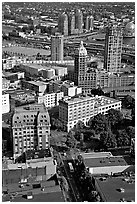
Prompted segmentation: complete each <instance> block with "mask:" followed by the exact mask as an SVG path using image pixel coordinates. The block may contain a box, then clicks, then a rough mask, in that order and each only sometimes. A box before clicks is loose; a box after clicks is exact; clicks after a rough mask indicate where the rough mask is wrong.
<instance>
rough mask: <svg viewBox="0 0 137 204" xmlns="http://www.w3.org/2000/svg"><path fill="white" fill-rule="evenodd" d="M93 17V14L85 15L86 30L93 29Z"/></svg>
mask: <svg viewBox="0 0 137 204" xmlns="http://www.w3.org/2000/svg"><path fill="white" fill-rule="evenodd" d="M93 23H94V17H93V16H87V17H86V26H85V27H86V30H93V28H94V24H93Z"/></svg>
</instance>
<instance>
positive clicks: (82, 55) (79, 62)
mask: <svg viewBox="0 0 137 204" xmlns="http://www.w3.org/2000/svg"><path fill="white" fill-rule="evenodd" d="M74 67H75V73H77V74H78V75H79V74H84V73H85V72H86V71H87V50H86V48H85V47H84V45H83V41H81V43H80V47H79V48H78V49H77V50H76V52H75V61H74Z"/></svg>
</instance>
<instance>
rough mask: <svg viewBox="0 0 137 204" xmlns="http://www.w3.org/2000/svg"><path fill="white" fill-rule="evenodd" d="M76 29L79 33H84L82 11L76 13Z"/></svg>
mask: <svg viewBox="0 0 137 204" xmlns="http://www.w3.org/2000/svg"><path fill="white" fill-rule="evenodd" d="M75 29H78V30H79V33H82V32H83V13H82V11H81V10H80V9H76V12H75Z"/></svg>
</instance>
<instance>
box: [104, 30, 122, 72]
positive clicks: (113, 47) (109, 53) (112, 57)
mask: <svg viewBox="0 0 137 204" xmlns="http://www.w3.org/2000/svg"><path fill="white" fill-rule="evenodd" d="M122 44H123V35H122V29H121V28H119V27H116V26H110V27H108V28H107V32H106V37H105V54H104V68H105V69H106V70H107V71H108V72H111V73H119V72H120V69H121V54H122Z"/></svg>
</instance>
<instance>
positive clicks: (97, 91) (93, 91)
mask: <svg viewBox="0 0 137 204" xmlns="http://www.w3.org/2000/svg"><path fill="white" fill-rule="evenodd" d="M91 94H93V95H94V96H95V95H98V96H103V95H104V92H103V91H102V89H101V87H98V89H92V90H91Z"/></svg>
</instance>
